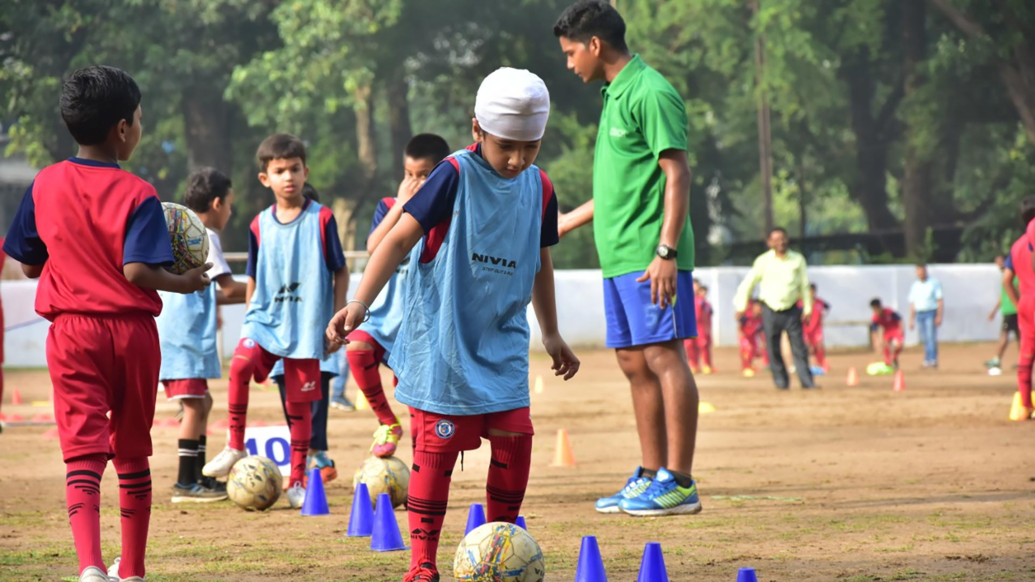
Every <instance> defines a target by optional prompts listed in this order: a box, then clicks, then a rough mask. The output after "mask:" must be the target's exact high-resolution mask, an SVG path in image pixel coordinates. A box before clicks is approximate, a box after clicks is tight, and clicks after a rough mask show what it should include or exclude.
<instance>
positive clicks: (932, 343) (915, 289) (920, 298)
mask: <svg viewBox="0 0 1035 582" xmlns="http://www.w3.org/2000/svg"><path fill="white" fill-rule="evenodd" d="M916 279H917V280H916V281H914V282H913V286H912V287H910V288H909V329H916V326H917V324H920V341H921V342H923V344H924V367H925V368H937V367H938V328H939V327H941V325H942V314H943V313H945V301H944V299H943V298H942V284H941V283H940V282H939V281H938V280H937V279H934V278H931V277H929V276H928V275H927V265H924V264H920V265H917V266H916Z"/></svg>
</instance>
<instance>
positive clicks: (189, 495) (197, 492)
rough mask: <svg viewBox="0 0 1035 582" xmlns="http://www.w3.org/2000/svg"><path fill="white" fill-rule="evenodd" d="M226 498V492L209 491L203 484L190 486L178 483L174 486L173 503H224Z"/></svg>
mask: <svg viewBox="0 0 1035 582" xmlns="http://www.w3.org/2000/svg"><path fill="white" fill-rule="evenodd" d="M226 497H227V496H226V491H225V490H224V491H216V490H214V489H209V488H208V487H205V486H204V485H202V484H201V483H192V484H190V485H180V484H179V483H176V484H174V485H173V486H172V502H173V503H212V502H214V501H222V500H224V499H226Z"/></svg>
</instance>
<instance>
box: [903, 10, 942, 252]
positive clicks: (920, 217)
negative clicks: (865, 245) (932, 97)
mask: <svg viewBox="0 0 1035 582" xmlns="http://www.w3.org/2000/svg"><path fill="white" fill-rule="evenodd" d="M925 16H926V15H925V6H924V1H923V0H903V2H902V74H903V87H904V90H905V99H906V100H907V101H909V100H915V99H922V97H921V96H920V91H922V89H923V85H924V79H923V77H922V75H921V73H920V66H921V65H922V63H923V61H924V59H925V57H926V42H927V37H926V35H925V34H924V26H925ZM915 123H917V121H916V120H909V121H908V122H907V129H906V140H905V161H904V177H903V179H902V206H903V207H904V209H905V220H904V222H903V225H902V230H903V234H904V238H905V243H906V255H907V256H909V257H910V258H912V259H914V260H917V261H925V260H927V259H928V255H929V254H930V253H931V252H932V251H933V250H934V249H929V248H926V247H925V240H926V237H927V229H928V227H930V226H931V215H932V212H931V209H930V198H931V175H932V162H931V160H930V156H929V153H928V152H923V151H918V150H917V147H916V144H915V139H914V138H915V135H914V134H915V133H917V128H916V127H915V125H914V124H915ZM928 131H930V130H929V129H928Z"/></svg>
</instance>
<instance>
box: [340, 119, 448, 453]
mask: <svg viewBox="0 0 1035 582" xmlns="http://www.w3.org/2000/svg"><path fill="white" fill-rule="evenodd" d="M448 155H449V145H448V144H447V143H446V140H444V139H442V138H441V137H439V136H437V135H434V134H430V133H424V134H420V135H416V136H414V137H413V139H411V140H410V142H409V143H408V144H406V149H405V151H404V153H403V170H404V172H405V177H404V178H403V181H402V183H400V184H399V190H398V192H397V193H396V196H395V198H383V199H381V201H380V202H378V204H377V209H376V210H374V220H373V222H372V224H371V225H370V234H369V235H367V251H368V252H370V254H371V255H373V254H374V251H375V250H376V249H377V247H378V245H380V244H381V241H383V240H384V238H385V236H386V235H387V234H388V232H389V231H390V230H392V228H393V227H394V226H395V225H396V224H397V223H398V222H399V218H400V217H401V216H402V215H403V208H404V207H405V205H406V203H407V202H409V201H410V199H411V198H413V195H414V194H416V193H417V190H419V189H420V187H421V186H422V185H423V184H424V182H425V181H426V180H427V179H428V176H430V175H431V172H432V170H434V169H435V166H437V165H438V163H439V162H441V161H442V160H443V159H445V157H446V156H448ZM412 255H413V253H412V252H411V253H410V256H408V257H407V258H405V259H403V262H402V263H401V264H400V265H399V268H397V269H396V271H395V274H393V275H392V277H391V278H390V279H389V280H388V283H387V286H386V288H385V289H384V290H383V291H382V292H381V294H380V295H378V296H377V299H376V300H375V302H374V303H373V304H372V305H371V306H370V319H369V321H367V322H366V323H364V324H362V325H360V326H359V328H358V329H356V330H355V331H353V332H351V333H350V334H349V337H348V339H349V343H348V345H347V346H345V350H346V355H347V356H348V358H349V368H350V369H351V370H352V377H353V378H355V379H356V384H357V385H358V386H359V389H360V390H361V391H362V392H363V396H364V397H365V398H366V399H367V402H368V403H369V404H370V409H371V410H373V411H374V414H375V415H377V419H378V421H379V422H380V423H381V424H380V426H379V427H378V429H377V431H375V432H374V442H373V444H371V445H370V452H371V453H372V454H374V455H375V456H378V457H391V456H392V455H394V454H395V449H396V447H397V446H398V444H399V439H400V438H401V437H402V433H403V430H402V425H401V424H399V419H398V418H397V417H396V416H395V413H394V412H392V408H391V406H390V405H389V404H388V399H387V398H385V392H384V388H383V387H382V386H381V373H380V371H379V370H378V368H379V364H387V362H388V358H389V357H390V356H391V354H392V348H393V347H394V345H395V336H396V334H397V333H398V331H399V326H400V325H401V324H402V317H403V302H404V298H403V289H404V288H405V285H406V276H407V272H408V271H409V270H410V268H411V265H412V258H413V257H412Z"/></svg>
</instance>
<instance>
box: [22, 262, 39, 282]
mask: <svg viewBox="0 0 1035 582" xmlns="http://www.w3.org/2000/svg"><path fill="white" fill-rule="evenodd" d="M22 273H25V276H26V277H28V278H30V279H39V278H40V275H42V274H43V265H26V264H25V263H22Z"/></svg>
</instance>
